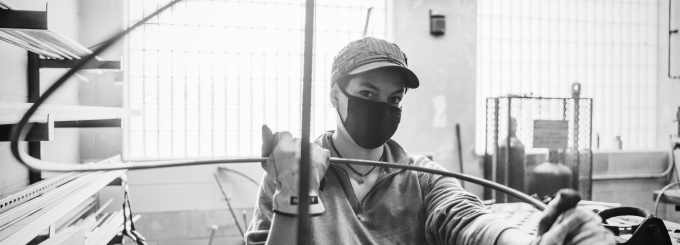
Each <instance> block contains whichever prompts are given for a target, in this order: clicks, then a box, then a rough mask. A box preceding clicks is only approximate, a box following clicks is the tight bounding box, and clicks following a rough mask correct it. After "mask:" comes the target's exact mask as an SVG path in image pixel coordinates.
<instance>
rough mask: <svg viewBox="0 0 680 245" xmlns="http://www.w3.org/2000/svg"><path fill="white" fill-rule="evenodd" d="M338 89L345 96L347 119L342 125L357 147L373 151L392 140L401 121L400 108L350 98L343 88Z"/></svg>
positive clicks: (383, 103)
mask: <svg viewBox="0 0 680 245" xmlns="http://www.w3.org/2000/svg"><path fill="white" fill-rule="evenodd" d="M339 89H340V91H342V93H343V94H344V95H345V96H347V119H345V120H343V121H342V124H343V125H344V126H345V129H347V133H349V136H350V137H352V139H353V140H354V142H355V143H357V145H359V146H361V147H362V148H364V149H374V148H378V147H379V146H382V145H383V144H385V142H387V141H388V140H389V139H390V138H392V135H394V133H395V132H396V131H397V127H399V122H400V121H401V108H398V107H394V106H391V105H389V104H387V103H385V102H374V101H370V100H367V99H362V98H359V97H356V96H352V95H349V94H348V93H347V91H345V89H344V88H339ZM338 115H340V111H339V110H338ZM340 120H342V116H341V115H340Z"/></svg>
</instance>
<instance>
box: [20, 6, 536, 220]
mask: <svg viewBox="0 0 680 245" xmlns="http://www.w3.org/2000/svg"><path fill="white" fill-rule="evenodd" d="M180 1H182V0H174V1H172V2H170V3H168V4H167V5H165V6H163V7H162V8H160V9H158V10H156V12H154V13H152V14H151V15H149V16H147V17H145V18H144V19H142V20H141V21H139V22H137V23H136V24H134V25H133V26H131V27H130V28H128V29H126V30H125V31H123V32H121V33H119V34H117V35H116V36H114V37H112V38H111V39H109V40H108V41H106V42H105V43H104V44H102V45H101V46H99V47H98V48H97V49H96V50H94V51H93V52H92V54H90V55H88V56H87V57H85V58H83V59H82V60H81V61H80V62H79V63H78V64H77V65H76V66H75V67H74V68H72V69H70V70H69V71H68V72H66V73H65V74H64V75H63V76H62V77H61V78H59V80H57V81H56V82H55V83H54V84H53V85H52V86H50V87H49V88H48V89H47V90H46V91H45V93H44V94H43V95H42V96H41V97H40V98H39V99H38V101H36V102H35V103H34V104H33V105H32V106H31V108H29V109H28V111H26V113H25V114H24V116H23V117H22V118H21V120H20V121H19V123H18V125H17V128H16V130H15V131H14V132H12V141H11V145H10V146H11V150H12V154H13V155H14V157H16V159H17V160H18V161H19V162H21V163H23V164H26V165H27V166H29V167H31V168H33V169H38V170H44V171H62V172H64V171H99V170H117V169H148V168H162V167H179V166H192V165H204V164H223V163H245V162H260V163H261V162H264V161H266V160H267V158H262V157H259V158H242V159H193V160H176V161H151V162H123V163H112V164H101V163H100V164H93V163H85V164H75V163H55V162H48V161H43V160H40V159H36V158H33V157H31V156H30V155H28V154H27V153H26V151H25V149H24V148H25V146H24V145H20V144H19V141H20V140H23V139H24V138H25V137H26V134H27V133H28V130H29V128H28V127H26V125H27V123H28V120H29V118H31V116H32V115H33V114H34V113H35V112H36V111H37V109H38V108H39V107H40V105H42V104H43V103H44V102H45V101H46V100H47V98H49V97H50V96H51V95H52V94H53V93H54V92H55V91H56V90H57V89H58V88H59V87H60V86H61V85H63V84H64V83H65V82H66V81H67V80H68V79H69V78H70V77H71V76H73V75H74V74H75V73H76V72H77V71H79V70H80V69H82V68H83V67H84V66H85V64H87V63H88V62H89V61H91V60H92V59H94V58H95V57H96V56H97V55H99V54H100V53H102V52H103V51H104V50H106V49H108V48H109V47H110V46H111V45H113V43H115V42H116V41H118V40H120V39H122V38H123V37H124V36H126V35H127V34H128V33H130V32H131V31H132V30H134V29H135V28H137V27H138V26H140V25H142V24H144V23H145V22H147V21H148V20H149V19H151V18H154V17H156V16H157V15H158V14H160V13H162V12H163V11H165V10H166V9H168V8H170V7H172V6H173V5H175V4H176V3H178V2H180ZM331 162H333V163H344V164H358V165H373V166H380V167H389V168H399V169H406V170H413V171H419V172H425V173H431V174H438V175H443V176H447V177H453V178H457V179H460V180H464V181H468V182H472V183H475V184H479V185H482V186H486V187H490V188H493V189H496V190H499V191H501V192H504V193H506V194H509V195H511V196H513V197H516V198H518V199H520V200H522V201H525V202H527V203H529V204H531V205H533V206H534V207H535V208H537V209H538V210H541V211H543V210H544V209H545V207H546V205H545V204H543V203H542V202H540V201H538V200H536V199H534V198H532V197H530V196H528V195H526V194H524V193H522V192H520V191H517V190H514V189H512V188H509V187H507V186H504V185H501V184H498V183H495V182H492V181H489V180H485V179H482V178H478V177H475V176H471V175H466V174H461V173H453V172H447V171H441V170H436V169H429V168H423V167H417V166H411V165H399V164H393V163H385V162H378V161H367V160H354V159H344V158H331Z"/></svg>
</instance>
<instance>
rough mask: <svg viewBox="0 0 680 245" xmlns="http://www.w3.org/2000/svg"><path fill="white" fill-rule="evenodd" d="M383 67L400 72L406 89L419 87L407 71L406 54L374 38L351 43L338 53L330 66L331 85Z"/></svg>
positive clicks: (417, 81) (418, 82) (416, 80)
mask: <svg viewBox="0 0 680 245" xmlns="http://www.w3.org/2000/svg"><path fill="white" fill-rule="evenodd" d="M384 67H394V68H396V69H398V70H400V71H401V72H402V73H403V74H404V76H405V77H406V87H407V88H417V87H418V86H419V85H420V81H419V80H418V77H417V76H416V74H415V73H413V71H411V70H410V69H408V64H407V58H406V54H404V52H402V51H401V49H399V46H397V45H396V44H394V43H391V42H388V41H385V40H382V39H378V38H374V37H364V38H362V39H359V40H355V41H352V42H350V43H349V44H347V46H345V47H344V48H343V49H342V50H340V52H338V54H337V55H336V56H335V58H333V65H332V66H331V70H332V71H331V83H335V82H336V81H338V79H339V78H341V77H345V76H348V75H357V74H361V73H364V72H367V71H370V70H375V69H379V68H384Z"/></svg>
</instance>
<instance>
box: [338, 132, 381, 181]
mask: <svg viewBox="0 0 680 245" xmlns="http://www.w3.org/2000/svg"><path fill="white" fill-rule="evenodd" d="M330 142H331V147H333V150H334V151H335V153H337V154H338V156H339V157H340V158H343V157H342V155H340V151H338V149H337V148H335V143H333V138H331V139H330ZM384 158H385V152H384V150H383V155H382V156H380V159H379V160H378V161H383V160H384ZM345 165H347V167H349V169H350V170H352V172H354V173H355V174H356V175H359V180H358V181H357V182H358V183H359V184H360V185H361V184H363V183H364V177H366V176H368V175H369V174H370V173H371V172H373V169H375V167H377V166H376V165H373V167H372V168H371V170H368V172H366V173H365V174H362V173H359V171H357V170H356V169H354V168H353V167H352V165H349V164H345Z"/></svg>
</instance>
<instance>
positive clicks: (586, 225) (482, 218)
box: [245, 37, 614, 245]
mask: <svg viewBox="0 0 680 245" xmlns="http://www.w3.org/2000/svg"><path fill="white" fill-rule="evenodd" d="M331 83H332V88H331V91H330V102H331V104H332V106H333V107H334V108H335V109H336V111H337V128H336V130H334V131H328V132H326V133H324V134H323V135H321V136H320V137H319V138H317V139H316V141H315V142H314V143H316V144H310V172H311V173H310V180H309V181H310V190H309V193H310V200H309V203H310V215H311V217H310V220H309V237H308V239H309V241H310V244H484V245H486V244H524V245H526V244H537V245H547V244H562V242H564V241H566V242H567V243H565V244H589V245H597V244H614V237H613V235H612V234H611V233H610V232H609V231H607V230H606V229H604V227H603V226H602V225H601V220H600V219H599V216H597V215H596V214H594V213H592V212H590V211H586V210H581V209H570V210H568V211H566V212H564V213H562V214H561V218H560V219H558V222H556V223H555V224H554V225H553V226H552V227H550V229H549V230H548V231H547V232H546V233H545V234H543V235H542V236H536V237H534V236H530V235H528V234H525V233H523V232H521V231H520V230H518V229H516V228H513V227H512V226H511V225H510V224H508V223H506V222H505V221H504V220H500V219H499V218H496V217H495V216H493V215H492V214H490V213H489V211H488V210H487V209H486V208H485V207H484V205H483V204H482V203H481V201H480V200H479V198H478V197H476V196H475V195H473V194H471V193H469V192H467V191H465V190H464V189H463V188H461V185H460V183H459V182H458V180H456V179H455V178H450V177H443V176H438V175H433V174H428V173H423V172H416V171H407V170H403V169H398V168H381V167H375V166H368V165H348V164H335V163H330V161H329V157H330V156H333V157H339V158H351V159H363V160H379V161H385V162H390V163H396V164H403V165H415V166H421V167H426V168H433V169H438V170H445V169H444V168H443V167H442V166H440V165H439V164H437V163H435V162H433V161H430V160H429V159H428V158H427V157H424V156H420V155H412V154H410V153H408V152H407V151H406V150H405V149H404V148H402V147H401V146H400V145H399V144H398V143H397V142H396V141H394V140H392V139H391V137H392V136H393V135H394V133H395V132H396V130H397V127H398V125H399V122H400V120H401V110H402V109H401V105H402V99H403V98H404V96H405V95H406V94H407V90H408V89H415V88H418V86H419V84H420V81H419V80H418V78H417V76H416V75H415V74H414V73H413V72H412V71H411V70H409V69H408V67H407V58H406V55H405V54H404V53H403V52H402V51H401V50H400V49H399V47H398V46H397V45H396V44H393V43H390V42H387V41H385V40H381V39H377V38H373V37H365V38H362V39H360V40H356V41H352V42H350V43H349V44H348V45H347V46H346V47H344V48H343V49H342V50H341V51H340V52H339V53H338V55H337V56H336V57H335V58H334V59H333V64H332V74H331ZM299 155H300V140H299V139H294V138H292V136H291V135H290V133H288V132H277V133H272V132H271V131H270V130H269V128H267V127H266V126H264V127H263V156H267V157H269V158H268V160H267V162H266V163H263V168H264V169H265V171H266V173H265V175H264V176H263V178H262V182H261V184H260V189H259V193H258V199H257V203H256V207H255V211H254V217H253V219H252V221H251V222H250V224H249V227H248V230H247V233H246V235H245V238H246V242H247V243H248V244H295V243H296V241H297V240H296V239H297V237H296V236H297V232H296V231H297V221H298V218H297V216H296V214H297V203H298V202H299V201H300V200H298V199H297V197H298V195H299V190H297V188H298V186H297V184H298V178H299V169H298V164H299ZM319 187H321V188H319ZM554 206H555V205H554V203H551V204H550V205H549V206H548V209H546V211H548V210H551V209H552V210H554V208H555V207H554Z"/></svg>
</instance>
